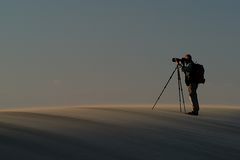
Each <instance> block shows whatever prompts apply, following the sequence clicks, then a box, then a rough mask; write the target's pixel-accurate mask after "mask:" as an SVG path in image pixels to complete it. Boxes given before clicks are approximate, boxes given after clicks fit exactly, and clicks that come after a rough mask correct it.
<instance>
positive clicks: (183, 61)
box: [172, 58, 186, 64]
mask: <svg viewBox="0 0 240 160" xmlns="http://www.w3.org/2000/svg"><path fill="white" fill-rule="evenodd" d="M172 62H180V63H182V64H185V63H186V59H185V58H172Z"/></svg>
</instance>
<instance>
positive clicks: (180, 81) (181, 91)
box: [180, 81, 186, 113]
mask: <svg viewBox="0 0 240 160" xmlns="http://www.w3.org/2000/svg"><path fill="white" fill-rule="evenodd" d="M180 87H181V92H182V100H183V108H184V112H185V113H186V107H185V100H184V94H183V88H182V82H181V81H180Z"/></svg>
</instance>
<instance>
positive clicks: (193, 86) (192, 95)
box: [188, 83, 199, 112]
mask: <svg viewBox="0 0 240 160" xmlns="http://www.w3.org/2000/svg"><path fill="white" fill-rule="evenodd" d="M197 88H198V83H190V84H189V86H188V92H189V99H190V102H191V104H192V107H193V112H198V111H199V103H198V96H197Z"/></svg>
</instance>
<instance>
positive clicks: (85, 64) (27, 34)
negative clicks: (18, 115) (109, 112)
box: [0, 0, 240, 106]
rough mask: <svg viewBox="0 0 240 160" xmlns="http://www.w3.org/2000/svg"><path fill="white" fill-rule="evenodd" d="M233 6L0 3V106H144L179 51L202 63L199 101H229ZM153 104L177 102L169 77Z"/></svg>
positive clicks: (186, 1)
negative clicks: (120, 104) (163, 90)
mask: <svg viewBox="0 0 240 160" xmlns="http://www.w3.org/2000/svg"><path fill="white" fill-rule="evenodd" d="M239 8H240V1H238V0H201V1H198V0H21V1H19V0H2V1H1V2H0V19H1V25H0V34H1V36H0V55H1V56H0V74H1V79H0V105H1V106H23V105H77V104H101V103H117V104H118V103H123V104H124V103H138V104H139V103H140V104H141V103H154V101H155V100H156V98H157V96H158V95H159V93H160V92H161V90H162V88H163V86H164V85H165V83H166V81H167V80H168V78H169V76H170V74H171V73H172V71H173V69H174V67H175V64H174V63H172V62H171V58H172V57H182V56H183V54H184V52H188V53H191V54H192V56H193V59H194V61H198V62H199V63H201V64H203V65H204V66H205V69H206V75H205V76H206V84H204V85H200V87H199V91H198V92H199V98H200V103H204V104H237V105H238V104H240V99H239V95H240V87H239V82H240V75H239V73H240V71H239V68H240V67H239V66H238V64H239V61H240V53H239V46H240V21H239V19H240V10H239ZM183 82H184V81H183ZM184 89H185V98H186V99H187V92H186V87H185V86H184ZM159 103H178V89H177V79H176V76H174V77H173V79H172V81H171V82H170V84H169V86H168V88H167V89H166V91H165V93H164V95H163V96H162V98H161V100H160V101H159Z"/></svg>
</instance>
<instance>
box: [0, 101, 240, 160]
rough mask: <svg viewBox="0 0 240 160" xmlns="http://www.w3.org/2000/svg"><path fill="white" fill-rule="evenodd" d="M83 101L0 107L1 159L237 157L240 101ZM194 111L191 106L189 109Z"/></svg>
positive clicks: (225, 159) (230, 159)
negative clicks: (195, 104) (197, 106)
mask: <svg viewBox="0 0 240 160" xmlns="http://www.w3.org/2000/svg"><path fill="white" fill-rule="evenodd" d="M151 107H152V106H151V105H82V106H65V107H33V108H27V107H26V108H23V107H21V108H12V109H7V108H2V109H0V158H1V159H3V160H15V159H24V160H28V159H30V160H70V159H73V160H74V159H78V160H79V159H81V160H96V159H102V160H125V159H126V160H160V159H163V160H166V159H167V160H168V159H170V160H171V159H174V160H188V159H189V160H198V159H199V160H200V159H201V160H208V159H209V160H234V159H235V160H239V159H240V106H227V105H225V106H224V105H221V106H220V105H202V106H201V112H200V115H199V116H190V115H186V114H184V113H180V112H179V106H178V105H164V104H160V105H157V106H156V108H155V110H151ZM187 110H188V111H190V107H189V106H188V108H187Z"/></svg>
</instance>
